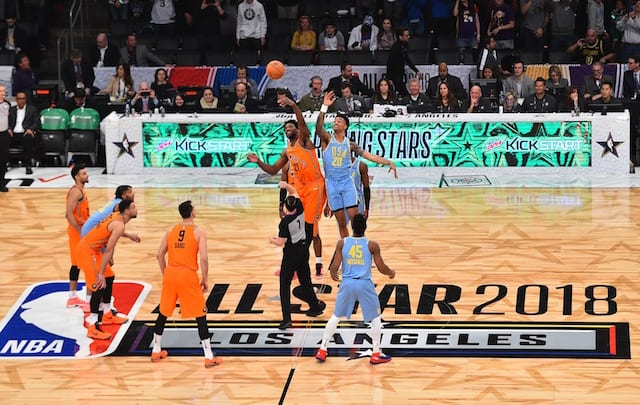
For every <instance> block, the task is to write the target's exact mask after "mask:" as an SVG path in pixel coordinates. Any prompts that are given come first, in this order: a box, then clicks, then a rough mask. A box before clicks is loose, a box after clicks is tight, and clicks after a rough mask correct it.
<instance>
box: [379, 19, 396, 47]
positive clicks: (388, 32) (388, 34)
mask: <svg viewBox="0 0 640 405" xmlns="http://www.w3.org/2000/svg"><path fill="white" fill-rule="evenodd" d="M397 40H398V35H397V34H396V31H395V29H394V28H393V24H392V23H391V19H390V18H385V19H384V20H382V29H381V30H380V32H378V49H381V50H387V49H391V47H392V46H393V44H395V43H396V41H397Z"/></svg>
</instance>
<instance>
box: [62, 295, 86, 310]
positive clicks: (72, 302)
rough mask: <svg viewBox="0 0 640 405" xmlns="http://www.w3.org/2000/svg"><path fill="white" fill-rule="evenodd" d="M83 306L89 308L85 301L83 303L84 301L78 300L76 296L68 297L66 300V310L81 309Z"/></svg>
mask: <svg viewBox="0 0 640 405" xmlns="http://www.w3.org/2000/svg"><path fill="white" fill-rule="evenodd" d="M83 305H87V306H89V303H88V302H87V301H84V300H82V299H80V298H78V297H77V296H75V297H70V298H69V299H68V300H67V308H75V307H82V306H83Z"/></svg>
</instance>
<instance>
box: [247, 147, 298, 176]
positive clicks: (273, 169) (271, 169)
mask: <svg viewBox="0 0 640 405" xmlns="http://www.w3.org/2000/svg"><path fill="white" fill-rule="evenodd" d="M247 159H249V162H252V163H257V164H258V166H260V168H261V169H262V170H264V171H265V172H267V173H269V174H270V175H272V176H273V175H274V174H276V173H278V171H279V170H280V169H282V168H283V167H284V165H286V164H287V162H288V161H289V156H287V150H286V149H283V150H282V153H281V154H280V157H279V158H278V160H276V161H275V163H274V164H272V165H270V164H268V163H266V162H263V161H262V160H260V159H259V158H258V155H256V154H255V153H249V155H248V156H247Z"/></svg>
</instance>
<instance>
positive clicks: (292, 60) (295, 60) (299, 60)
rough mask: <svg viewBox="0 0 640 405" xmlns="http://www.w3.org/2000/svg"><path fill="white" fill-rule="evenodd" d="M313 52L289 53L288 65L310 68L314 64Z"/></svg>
mask: <svg viewBox="0 0 640 405" xmlns="http://www.w3.org/2000/svg"><path fill="white" fill-rule="evenodd" d="M313 55H314V52H313V51H289V54H288V56H287V63H288V64H289V65H291V66H308V65H311V64H313Z"/></svg>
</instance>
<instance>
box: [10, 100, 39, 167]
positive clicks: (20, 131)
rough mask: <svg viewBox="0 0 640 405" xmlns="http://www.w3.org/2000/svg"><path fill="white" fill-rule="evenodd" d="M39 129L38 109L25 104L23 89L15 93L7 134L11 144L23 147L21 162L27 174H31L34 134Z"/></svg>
mask: <svg viewBox="0 0 640 405" xmlns="http://www.w3.org/2000/svg"><path fill="white" fill-rule="evenodd" d="M39 129H40V114H39V113H38V109H37V108H36V107H34V106H32V105H31V104H27V94H26V93H25V92H23V91H20V92H18V94H16V105H14V106H12V107H11V108H10V109H9V136H10V137H11V144H10V145H11V146H21V147H22V148H23V153H24V155H23V157H22V164H23V166H24V167H25V170H26V173H27V174H33V170H32V169H31V167H32V165H33V162H34V161H35V157H36V156H35V153H34V152H35V145H36V135H37V133H38V130H39Z"/></svg>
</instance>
